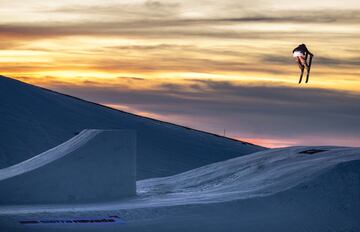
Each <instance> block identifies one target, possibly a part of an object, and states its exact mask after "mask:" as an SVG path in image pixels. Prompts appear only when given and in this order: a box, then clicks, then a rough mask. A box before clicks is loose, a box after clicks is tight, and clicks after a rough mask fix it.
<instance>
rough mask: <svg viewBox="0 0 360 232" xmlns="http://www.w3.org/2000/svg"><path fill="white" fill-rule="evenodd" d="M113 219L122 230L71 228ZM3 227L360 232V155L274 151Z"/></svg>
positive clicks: (20, 214) (40, 210) (2, 212)
mask: <svg viewBox="0 0 360 232" xmlns="http://www.w3.org/2000/svg"><path fill="white" fill-rule="evenodd" d="M109 217H116V218H119V220H121V223H70V221H74V220H75V221H76V220H78V219H86V220H85V221H83V222H90V221H91V222H96V221H97V220H96V219H98V221H97V222H101V220H105V221H106V220H107V219H106V218H109ZM101 218H102V219H101ZM66 220H68V221H69V223H65V221H66ZM20 221H39V222H40V221H43V222H49V221H50V222H52V223H37V224H21V223H19V222H20ZM0 225H1V227H3V228H4V231H69V230H70V231H360V148H340V147H290V148H282V149H271V150H267V151H262V152H257V153H254V154H250V155H246V156H242V157H238V158H234V159H230V160H226V161H222V162H217V163H213V164H210V165H206V166H203V167H200V168H196V169H193V170H190V171H187V172H184V173H181V174H177V175H173V176H169V177H163V178H153V179H146V180H141V181H138V182H137V196H136V197H132V198H128V199H125V200H121V201H117V202H109V203H103V204H78V205H42V206H33V205H29V206H8V207H1V208H0ZM1 231H3V230H1Z"/></svg>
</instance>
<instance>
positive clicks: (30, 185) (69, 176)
mask: <svg viewBox="0 0 360 232" xmlns="http://www.w3.org/2000/svg"><path fill="white" fill-rule="evenodd" d="M135 152H136V142H135V133H134V132H133V131H124V130H108V131H103V130H84V131H83V132H81V133H80V134H79V135H77V136H75V137H74V138H72V139H70V140H69V141H67V142H65V143H63V144H61V145H59V146H57V147H55V148H52V149H50V150H48V151H46V152H43V153H41V154H39V155H37V156H34V157H32V158H31V159H29V160H26V161H24V162H21V163H19V164H16V165H13V166H10V167H7V168H4V169H0V205H11V204H49V203H84V202H87V203H89V202H101V201H112V200H119V199H121V198H124V197H128V196H132V195H135V192H136V189H135V187H136V186H135V175H136V170H135V160H136V154H135Z"/></svg>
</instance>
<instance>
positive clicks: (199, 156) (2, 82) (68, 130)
mask: <svg viewBox="0 0 360 232" xmlns="http://www.w3.org/2000/svg"><path fill="white" fill-rule="evenodd" d="M199 120H201V119H199ZM0 122H1V123H0V141H1V142H0V168H4V167H8V166H11V165H14V164H17V163H19V162H22V161H24V160H27V159H29V158H31V157H32V156H35V155H37V154H39V153H41V152H44V151H46V150H48V149H50V148H52V147H55V146H57V145H58V144H60V143H62V142H64V141H66V140H68V139H70V138H72V137H73V136H74V135H75V134H76V133H78V132H80V131H82V130H83V129H88V128H94V129H132V130H135V131H137V141H138V150H137V159H138V160H137V165H138V166H137V167H138V169H137V177H138V179H145V178H150V177H161V176H169V175H173V174H177V173H180V172H183V171H187V170H190V169H193V168H197V167H200V166H203V165H206V164H210V163H213V162H217V161H221V160H226V159H229V158H234V157H236V156H241V155H245V154H249V153H252V152H256V151H260V150H264V149H265V148H263V147H259V146H255V145H252V144H249V143H245V142H241V141H236V140H232V139H227V138H224V137H221V136H216V135H213V134H209V133H205V132H201V131H196V130H192V129H189V128H185V127H181V126H177V125H174V124H170V123H165V122H161V121H157V120H153V119H149V118H144V117H140V116H137V115H133V114H129V113H126V112H123V111H119V110H114V109H111V108H108V107H104V106H101V105H98V104H95V103H91V102H87V101H83V100H81V99H77V98H74V97H71V96H66V95H63V94H60V93H56V92H53V91H50V90H46V89H43V88H39V87H36V86H32V85H28V84H25V83H23V82H20V81H16V80H13V79H10V78H7V77H3V76H0Z"/></svg>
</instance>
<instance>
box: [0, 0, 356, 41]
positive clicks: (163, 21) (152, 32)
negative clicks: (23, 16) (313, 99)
mask: <svg viewBox="0 0 360 232" xmlns="http://www.w3.org/2000/svg"><path fill="white" fill-rule="evenodd" d="M163 4H164V3H156V2H150V3H148V6H145V7H148V8H153V7H154V8H161V7H164V6H162V5H163ZM166 7H169V8H171V7H175V6H171V7H170V6H166ZM166 7H165V8H166ZM125 8H126V7H125ZM76 9H77V8H75V10H76ZM62 10H63V11H64V10H65V9H62ZM68 10H70V9H68ZM93 10H94V11H96V12H102V11H104V14H105V13H106V14H109V13H108V12H107V11H109V10H111V11H114V14H115V13H116V15H122V14H121V12H119V11H118V10H116V7H115V8H113V7H111V8H110V6H107V7H106V9H102V8H100V9H99V8H98V7H94V9H93ZM83 11H84V12H91V9H85V10H83ZM150 12H158V11H156V10H154V9H150ZM169 15H170V16H169V17H158V18H151V17H150V18H149V17H146V16H144V17H134V18H131V17H130V18H127V17H125V16H124V17H123V18H121V17H120V18H112V19H111V20H103V21H101V20H97V21H93V20H88V21H86V22H81V23H56V22H48V23H44V22H42V23H31V24H30V23H29V24H2V25H0V36H2V37H4V36H13V37H14V38H15V37H28V38H43V37H44V36H46V37H51V36H72V35H89V36H92V35H97V36H101V35H103V36H105V35H106V36H123V37H142V38H144V37H149V38H151V37H157V38H159V37H161V38H167V37H189V36H193V37H219V38H252V39H257V38H292V37H293V38H297V37H298V36H299V35H298V34H297V33H293V32H281V33H280V32H276V31H273V32H263V31H262V32H256V31H255V32H251V31H246V30H241V31H236V30H231V31H230V30H224V29H221V28H219V29H218V30H211V29H209V28H207V27H206V26H216V25H226V24H234V23H256V22H262V23H276V22H279V23H320V24H328V23H347V24H359V23H360V16H359V15H360V11H358V10H352V11H350V10H349V11H338V12H337V11H324V12H320V11H310V12H298V11H290V12H289V11H286V12H282V11H279V12H270V13H261V14H259V13H253V15H252V16H246V17H238V18H234V17H228V18H218V17H213V18H200V19H184V18H177V17H172V13H169ZM301 33H302V36H310V35H312V36H314V35H313V33H312V32H307V31H306V30H304V31H302V32H301ZM332 34H333V35H336V36H345V37H346V36H347V37H348V36H349V35H348V34H347V33H342V32H338V33H332ZM317 36H323V37H325V36H331V33H325V35H319V34H318V35H317ZM353 36H354V35H353Z"/></svg>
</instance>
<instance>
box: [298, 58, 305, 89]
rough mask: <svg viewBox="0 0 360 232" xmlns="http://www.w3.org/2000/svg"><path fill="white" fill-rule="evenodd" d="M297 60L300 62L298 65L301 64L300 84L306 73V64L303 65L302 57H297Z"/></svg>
mask: <svg viewBox="0 0 360 232" xmlns="http://www.w3.org/2000/svg"><path fill="white" fill-rule="evenodd" d="M297 62H298V65H299V68H300V70H301V73H300V80H299V84H300V83H301V80H302V77H303V75H304V69H305V66H304V65H302V62H301V60H300V57H298V58H297Z"/></svg>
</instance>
